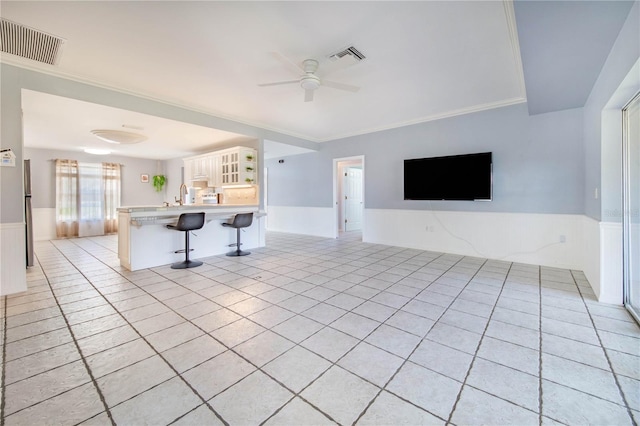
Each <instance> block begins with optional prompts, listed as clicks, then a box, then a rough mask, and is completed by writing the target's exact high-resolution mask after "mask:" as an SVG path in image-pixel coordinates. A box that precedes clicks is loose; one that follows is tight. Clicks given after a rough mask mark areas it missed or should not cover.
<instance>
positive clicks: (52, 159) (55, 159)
mask: <svg viewBox="0 0 640 426" xmlns="http://www.w3.org/2000/svg"><path fill="white" fill-rule="evenodd" d="M27 160H28V158H27ZM58 160H64V161H68V160H69V159H68V158H51V159H49V161H58ZM71 161H78V160H71ZM78 163H89V161H78ZM100 163H101V164H102V163H111V162H110V161H101V162H100ZM111 164H119V165H120V167H125V164H122V163H111Z"/></svg>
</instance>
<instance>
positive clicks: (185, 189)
mask: <svg viewBox="0 0 640 426" xmlns="http://www.w3.org/2000/svg"><path fill="white" fill-rule="evenodd" d="M183 190H184V191H183ZM185 195H189V194H188V191H187V185H185V184H184V183H183V184H182V185H180V205H183V204H184V202H185V200H186V198H183V197H184V196H185Z"/></svg>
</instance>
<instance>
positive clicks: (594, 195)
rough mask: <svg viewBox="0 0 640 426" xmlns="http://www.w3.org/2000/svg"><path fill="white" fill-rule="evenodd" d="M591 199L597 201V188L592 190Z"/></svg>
mask: <svg viewBox="0 0 640 426" xmlns="http://www.w3.org/2000/svg"><path fill="white" fill-rule="evenodd" d="M593 198H594V199H596V200H597V199H598V187H597V186H596V188H595V189H594V190H593Z"/></svg>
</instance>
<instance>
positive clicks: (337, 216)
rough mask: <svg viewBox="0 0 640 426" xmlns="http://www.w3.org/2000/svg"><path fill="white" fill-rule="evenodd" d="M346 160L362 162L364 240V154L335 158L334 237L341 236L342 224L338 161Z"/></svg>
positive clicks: (363, 223) (363, 226) (363, 227)
mask: <svg viewBox="0 0 640 426" xmlns="http://www.w3.org/2000/svg"><path fill="white" fill-rule="evenodd" d="M346 161H359V162H360V163H361V164H362V240H363V241H364V231H365V221H366V218H365V214H364V210H365V206H366V204H365V203H366V200H365V199H366V197H365V192H366V191H365V173H366V171H365V162H364V155H354V156H352V157H341V158H334V159H333V235H334V238H338V237H339V236H340V226H339V224H338V222H339V220H340V209H339V208H338V207H339V205H340V204H339V202H338V195H339V194H340V191H339V188H338V186H339V185H340V180H339V178H340V176H338V171H339V166H338V163H341V162H346Z"/></svg>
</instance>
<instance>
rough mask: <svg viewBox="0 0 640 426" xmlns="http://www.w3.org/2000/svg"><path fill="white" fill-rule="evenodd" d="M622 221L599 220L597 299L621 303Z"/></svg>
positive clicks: (604, 301)
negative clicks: (598, 284)
mask: <svg viewBox="0 0 640 426" xmlns="http://www.w3.org/2000/svg"><path fill="white" fill-rule="evenodd" d="M622 280H623V276H622V223H616V222H600V289H599V290H600V291H599V292H596V294H597V295H598V300H599V301H600V302H603V303H613V304H616V305H622V302H623V299H622V295H623V283H622Z"/></svg>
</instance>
